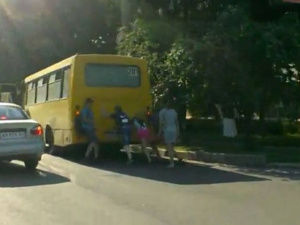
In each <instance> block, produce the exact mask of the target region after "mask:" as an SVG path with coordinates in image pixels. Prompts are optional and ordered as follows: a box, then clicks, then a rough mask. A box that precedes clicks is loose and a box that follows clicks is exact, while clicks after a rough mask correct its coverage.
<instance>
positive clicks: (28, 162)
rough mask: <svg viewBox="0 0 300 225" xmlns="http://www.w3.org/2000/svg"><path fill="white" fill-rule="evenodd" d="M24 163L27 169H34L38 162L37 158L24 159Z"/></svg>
mask: <svg viewBox="0 0 300 225" xmlns="http://www.w3.org/2000/svg"><path fill="white" fill-rule="evenodd" d="M24 163H25V167H26V169H27V170H30V171H35V170H36V168H37V166H38V164H39V161H38V160H37V159H31V160H26V161H25V162H24Z"/></svg>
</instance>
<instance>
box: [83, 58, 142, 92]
mask: <svg viewBox="0 0 300 225" xmlns="http://www.w3.org/2000/svg"><path fill="white" fill-rule="evenodd" d="M140 79H141V77H140V69H139V67H137V66H128V65H127V66H124V65H102V64H87V65H86V67H85V83H86V85H87V86H89V87H139V86H140Z"/></svg>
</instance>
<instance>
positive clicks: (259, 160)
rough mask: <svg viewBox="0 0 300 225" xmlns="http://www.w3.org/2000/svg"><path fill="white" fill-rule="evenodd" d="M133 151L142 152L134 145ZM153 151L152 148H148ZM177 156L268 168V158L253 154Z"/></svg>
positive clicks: (193, 153)
mask: <svg viewBox="0 0 300 225" xmlns="http://www.w3.org/2000/svg"><path fill="white" fill-rule="evenodd" d="M131 147H132V149H133V151H134V152H136V153H138V152H141V148H140V145H132V146H131ZM148 150H149V151H152V149H151V148H148ZM159 152H160V155H161V156H163V155H165V152H166V150H164V149H159ZM176 153H177V156H178V157H179V158H180V159H183V160H193V161H202V162H206V163H220V164H228V165H236V166H246V167H264V166H266V157H265V156H264V155H251V154H226V153H212V152H206V151H204V150H198V151H176Z"/></svg>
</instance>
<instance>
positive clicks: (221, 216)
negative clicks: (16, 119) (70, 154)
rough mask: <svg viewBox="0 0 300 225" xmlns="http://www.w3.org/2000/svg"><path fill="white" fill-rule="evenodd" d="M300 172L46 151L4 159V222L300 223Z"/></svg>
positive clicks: (0, 175)
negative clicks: (34, 162)
mask: <svg viewBox="0 0 300 225" xmlns="http://www.w3.org/2000/svg"><path fill="white" fill-rule="evenodd" d="M299 179H300V170H299V171H298V170H279V169H277V170H275V169H266V170H253V169H252V170H248V169H241V168H231V167H217V166H214V165H208V164H190V163H188V164H185V165H182V166H178V167H177V168H175V169H174V170H168V169H166V168H165V167H164V165H162V164H154V165H142V164H137V165H134V166H132V167H127V166H126V165H124V164H123V163H120V162H119V163H117V162H105V163H102V164H99V166H98V167H97V168H95V167H88V166H84V165H81V164H79V163H77V162H71V161H69V160H67V159H62V158H57V157H53V156H49V155H45V156H44V157H43V160H42V162H41V164H40V166H39V171H38V172H37V173H35V174H30V173H28V172H26V171H25V170H24V168H23V167H22V166H20V165H18V164H13V165H12V164H2V165H0V194H1V198H0V207H1V209H0V225H2V224H9V225H19V224H20V225H40V224H43V225H53V224H55V225H59V224H63V225H77V224H78V225H94V224H103V225H111V224H116V225H117V224H118V225H119V224H122V225H127V224H128V225H133V224H137V225H139V224H141V225H147V224H151V225H160V224H170V225H171V224H172V225H176V224H178V225H182V224H189V225H193V224H195V225H198V224H203V225H241V224H243V225H253V224H255V225H283V224H288V225H298V224H299V221H300V214H299V208H300V201H299V196H300V182H299Z"/></svg>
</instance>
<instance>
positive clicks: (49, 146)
mask: <svg viewBox="0 0 300 225" xmlns="http://www.w3.org/2000/svg"><path fill="white" fill-rule="evenodd" d="M45 142H46V153H48V154H50V155H54V154H55V146H54V134H53V130H52V128H51V127H50V126H48V125H47V127H46V129H45Z"/></svg>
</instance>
